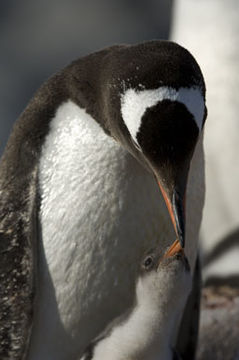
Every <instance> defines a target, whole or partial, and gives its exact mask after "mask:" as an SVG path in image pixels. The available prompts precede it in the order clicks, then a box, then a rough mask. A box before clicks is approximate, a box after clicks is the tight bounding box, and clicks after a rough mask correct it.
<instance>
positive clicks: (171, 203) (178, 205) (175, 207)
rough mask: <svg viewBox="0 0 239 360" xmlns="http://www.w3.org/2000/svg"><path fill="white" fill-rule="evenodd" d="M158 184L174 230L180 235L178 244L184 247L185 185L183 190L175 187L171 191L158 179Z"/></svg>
mask: <svg viewBox="0 0 239 360" xmlns="http://www.w3.org/2000/svg"><path fill="white" fill-rule="evenodd" d="M158 184H159V187H160V190H161V193H162V195H163V198H164V200H165V203H166V205H167V208H168V212H169V215H170V218H171V221H172V223H173V227H174V230H175V232H176V235H177V237H178V241H179V244H178V245H180V246H181V249H183V248H184V244H185V187H183V189H182V191H177V190H176V189H174V190H173V191H171V192H169V191H167V190H166V189H165V188H164V187H163V185H162V183H161V182H160V180H158ZM172 246H174V245H172ZM170 249H171V248H170Z"/></svg>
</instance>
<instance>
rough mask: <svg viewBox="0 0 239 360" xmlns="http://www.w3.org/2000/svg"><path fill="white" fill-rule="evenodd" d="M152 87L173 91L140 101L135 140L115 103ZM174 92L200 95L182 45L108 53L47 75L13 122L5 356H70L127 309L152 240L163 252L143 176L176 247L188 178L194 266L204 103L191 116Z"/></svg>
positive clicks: (4, 201) (164, 232) (8, 157)
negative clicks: (192, 92) (160, 192)
mask: <svg viewBox="0 0 239 360" xmlns="http://www.w3.org/2000/svg"><path fill="white" fill-rule="evenodd" d="M160 86H161V87H165V86H166V87H167V88H168V89H174V90H172V91H171V90H170V91H169V95H167V96H165V95H164V97H163V99H162V97H161V98H160V97H159V101H158V102H155V101H153V102H152V101H151V100H150V103H149V104H148V106H147V104H146V103H145V104H144V113H143V114H141V115H142V119H141V120H142V121H141V122H138V123H137V125H135V128H136V129H138V130H137V131H136V132H134V133H133V132H132V131H133V130H132V128H131V127H130V125H129V124H130V123H131V120H130V117H129V116H128V115H127V114H128V110H127V109H129V106H128V105H129V104H128V103H127V101H128V100H127V101H126V98H125V94H126V93H127V91H131V90H132V91H134V92H136V93H137V94H139V93H140V91H142V90H144V91H146V93H147V91H148V90H155V89H158V88H159V87H160ZM181 88H187V89H189V90H190V89H191V90H192V91H194V90H195V89H197V91H198V92H199V93H200V94H201V98H200V99H201V100H200V101H201V103H202V102H203V104H204V100H205V86H204V82H203V78H202V75H201V72H200V69H199V67H198V65H197V64H196V62H195V60H194V59H193V58H192V56H191V55H190V54H189V53H188V52H187V51H186V50H185V49H183V48H181V47H180V46H178V45H176V44H173V43H170V42H164V41H162V42H161V41H153V42H149V43H145V44H139V45H135V46H115V47H111V48H108V49H105V50H102V51H100V52H98V53H94V54H91V55H89V56H87V57H85V58H82V59H79V60H78V61H75V62H73V63H72V64H71V65H70V66H68V67H67V68H65V69H63V70H62V71H61V72H60V73H58V74H56V75H54V76H53V77H52V78H51V79H49V80H48V81H47V82H46V83H45V84H44V85H43V86H42V87H41V88H40V89H39V91H38V92H37V93H36V95H35V97H34V98H33V99H32V101H31V102H30V103H29V105H28V106H27V108H26V110H25V111H24V113H23V114H22V115H21V117H20V119H19V120H18V121H17V122H16V125H15V127H14V129H13V132H12V135H11V137H10V139H9V142H8V145H7V148H6V151H5V153H4V155H3V158H2V161H1V165H0V174H1V176H0V186H1V219H0V220H1V233H0V235H1V244H2V248H3V250H2V253H3V254H4V255H3V262H2V265H1V270H2V279H3V282H2V284H3V288H2V289H3V290H2V294H4V297H2V298H3V299H4V300H3V304H1V311H2V314H5V313H6V314H7V317H5V318H4V319H3V322H2V325H1V334H0V336H1V339H4V341H2V342H1V349H0V354H1V355H2V354H3V355H4V356H5V357H6V358H7V356H8V357H9V358H14V359H25V358H26V359H28V360H37V359H42V358H44V359H46V360H47V359H54V358H57V359H58V360H60V359H66V358H67V359H75V358H76V356H78V357H79V356H80V355H81V354H83V352H84V350H85V348H86V347H87V345H88V344H89V343H90V342H91V341H92V339H94V338H95V337H96V336H97V335H98V334H100V333H101V332H102V331H103V330H104V328H105V327H106V326H107V324H108V323H110V322H111V321H112V320H113V319H114V318H115V317H117V316H119V315H120V314H122V313H123V312H124V311H126V310H127V308H129V307H130V305H131V304H132V302H133V299H134V295H135V294H134V291H133V290H132V289H134V288H135V287H134V284H135V280H136V275H137V264H138V261H139V259H140V258H141V257H142V254H143V253H144V252H145V250H146V249H147V248H148V247H149V246H151V247H155V245H156V244H160V249H161V251H162V252H164V251H166V249H167V247H168V246H169V245H170V244H171V243H172V239H173V237H174V234H173V226H172V224H171V222H170V219H169V216H168V214H167V210H166V206H165V204H164V201H163V198H162V197H161V196H160V194H159V191H158V189H157V185H156V184H155V181H154V179H153V176H152V173H153V174H154V175H155V176H156V178H157V180H158V181H159V180H160V181H162V184H161V187H163V188H165V189H166V190H165V191H166V192H165V193H164V196H166V199H168V203H167V201H166V203H167V206H169V210H170V211H171V212H170V216H171V218H172V221H173V224H174V227H175V231H176V232H177V233H178V235H179V237H180V238H181V242H182V244H183V245H184V236H185V231H184V228H183V227H184V215H183V210H182V205H181V203H182V197H183V196H184V192H185V191H186V190H185V189H186V178H187V176H188V181H187V183H188V185H187V214H186V217H187V227H186V229H187V236H186V242H185V253H186V254H187V256H188V260H189V263H190V266H191V268H192V271H193V269H194V264H195V260H196V256H197V239H198V230H199V226H200V222H201V215H202V206H203V200H204V197H203V193H204V192H203V191H204V190H203V189H204V173H203V151H202V136H201V128H202V126H203V121H204V120H205V116H206V115H205V114H206V111H205V108H204V113H203V114H201V113H200V114H201V115H200V116H201V117H200V119H197V120H196V119H195V116H196V115H195V114H198V111H199V110H198V109H199V108H201V103H200V106H199V107H198V103H197V101H196V103H197V104H196V109H197V110H195V111H194V113H193V114H192V113H191V112H190V111H189V109H188V107H190V106H189V105H187V104H188V103H186V102H185V101H184V98H183V101H182V98H180V96H179V97H177V95H175V93H176V92H177V93H179V92H180V89H181ZM154 93H155V92H154ZM161 93H162V92H161ZM147 94H148V93H147ZM197 94H198V93H197ZM175 96H176V97H175ZM146 98H147V96H146ZM194 99H195V97H194ZM196 99H198V95H197V96H196ZM193 102H194V103H195V101H190V103H193ZM125 104H126V105H127V106H126V108H124V110H123V107H124V106H125ZM152 104H153V105H152ZM134 107H135V108H136V107H137V104H135V103H132V108H134ZM204 107H205V105H204ZM194 108H195V107H194ZM125 110H126V111H125ZM199 112H200V111H199ZM158 114H159V116H158ZM175 114H177V115H178V118H179V121H178V123H177V124H178V125H177V126H178V127H177V130H176V131H175V135H173V136H171V135H170V134H173V132H174V122H173V121H172V120H173V118H174V116H175ZM196 117H197V116H196ZM155 118H159V119H162V120H164V119H165V125H164V124H163V123H161V120H160V122H159V123H158V122H157V121H156V120H155ZM183 119H186V120H185V121H186V122H183V121H184V120H183ZM157 124H158V125H157ZM198 124H199V125H198ZM200 125H201V126H200ZM152 129H153V130H152ZM161 130H163V131H164V132H163V133H162V131H161ZM154 134H156V135H157V136H158V135H160V134H164V136H161V137H159V139H158V141H157V140H155V136H154ZM191 135H192V136H191ZM158 144H159V145H160V146H159V145H158ZM174 146H175V149H174ZM173 149H174V150H173ZM131 155H133V157H132V156H131ZM135 158H136V159H135ZM174 159H175V160H174ZM184 160H185V161H184ZM190 162H191V166H189V163H190ZM166 164H168V165H169V169H170V171H168V167H167V166H166ZM142 165H143V166H142ZM161 165H162V166H161ZM171 165H172V166H171ZM189 167H190V171H189ZM188 174H189V175H188ZM164 175H165V176H164ZM181 175H182V176H181ZM180 179H183V180H182V181H181V180H180ZM177 184H179V185H177ZM174 186H176V187H177V186H179V187H177V191H176V192H175V191H174ZM181 190H182V194H181V195H182V196H181V195H180V199H179V200H177V199H176V200H177V201H176V202H175V194H176V195H177V194H178V191H179V192H180V191H181ZM157 193H158V194H157ZM165 194H166V195H165ZM168 204H169V205H168ZM192 210H193V211H192ZM125 264H127V266H125ZM9 274H10V276H9ZM19 274H20V275H19ZM2 294H1V295H2ZM176 328H177V327H175V329H176ZM2 329H3V330H2ZM46 329H47V330H46ZM174 336H175V337H176V336H177V334H176V333H175V335H174ZM43 344H44V345H43Z"/></svg>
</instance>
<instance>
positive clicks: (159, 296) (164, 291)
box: [136, 248, 192, 307]
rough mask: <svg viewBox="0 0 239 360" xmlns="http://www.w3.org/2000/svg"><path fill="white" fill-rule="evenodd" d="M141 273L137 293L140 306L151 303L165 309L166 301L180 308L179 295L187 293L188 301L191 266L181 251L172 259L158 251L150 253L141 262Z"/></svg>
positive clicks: (172, 255) (176, 252) (175, 253)
mask: <svg viewBox="0 0 239 360" xmlns="http://www.w3.org/2000/svg"><path fill="white" fill-rule="evenodd" d="M139 273H140V274H139V278H138V282H137V286H136V293H137V300H138V302H140V303H143V302H148V301H149V302H150V303H151V306H156V307H157V306H164V305H166V304H165V301H164V299H167V301H171V302H174V304H172V305H174V306H175V307H177V304H178V302H179V301H181V300H179V299H177V297H178V295H179V294H182V293H185V296H183V298H184V299H185V298H186V297H187V295H188V293H189V292H190V290H191V284H192V276H191V272H190V267H189V263H188V260H187V258H186V256H185V254H184V252H183V251H181V250H180V249H179V248H178V250H175V252H174V253H173V254H171V255H170V256H165V254H162V253H161V252H160V250H159V249H158V248H156V249H153V250H150V251H149V252H148V253H147V254H145V256H144V257H143V259H142V261H141V265H140V272H139ZM147 297H148V299H147ZM167 301H166V303H167Z"/></svg>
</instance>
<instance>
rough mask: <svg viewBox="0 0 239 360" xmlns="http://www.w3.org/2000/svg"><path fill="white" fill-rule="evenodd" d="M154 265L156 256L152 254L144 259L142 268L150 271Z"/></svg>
mask: <svg viewBox="0 0 239 360" xmlns="http://www.w3.org/2000/svg"><path fill="white" fill-rule="evenodd" d="M153 265H154V258H153V256H152V255H148V256H146V258H145V259H144V261H143V263H142V268H143V269H144V270H147V271H148V270H150V269H152V267H153Z"/></svg>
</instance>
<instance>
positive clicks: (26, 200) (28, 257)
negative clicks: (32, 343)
mask: <svg viewBox="0 0 239 360" xmlns="http://www.w3.org/2000/svg"><path fill="white" fill-rule="evenodd" d="M7 160H8V156H5V159H3V161H2V162H1V165H0V174H1V175H0V259H1V260H0V278H1V279H0V359H2V360H3V359H4V360H8V359H9V360H10V359H11V360H24V359H25V357H26V354H27V350H28V344H29V340H30V335H31V325H32V314H33V298H34V278H35V276H34V263H35V256H34V249H35V248H36V246H35V245H34V243H35V241H36V225H37V221H36V219H37V216H36V171H33V172H31V173H30V174H29V173H28V174H24V176H17V175H20V174H17V175H16V173H18V171H17V170H14V171H12V172H11V171H9V168H10V166H8V165H7V166H6V163H7ZM18 170H19V169H18ZM21 171H22V170H21ZM10 172H11V176H10ZM23 172H24V171H23Z"/></svg>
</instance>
